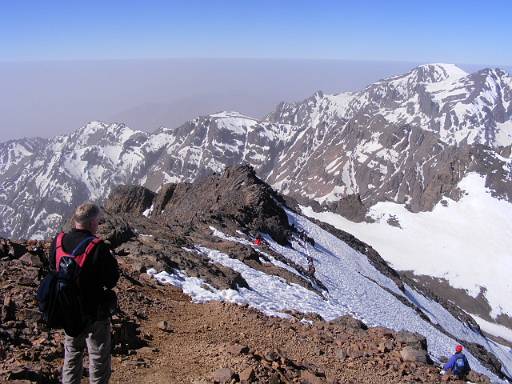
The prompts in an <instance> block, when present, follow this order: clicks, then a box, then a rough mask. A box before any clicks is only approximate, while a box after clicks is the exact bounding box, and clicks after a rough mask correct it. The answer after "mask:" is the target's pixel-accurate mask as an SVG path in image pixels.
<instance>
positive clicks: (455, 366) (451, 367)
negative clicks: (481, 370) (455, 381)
mask: <svg viewBox="0 0 512 384" xmlns="http://www.w3.org/2000/svg"><path fill="white" fill-rule="evenodd" d="M463 349H464V348H463V347H462V345H457V346H456V347H455V354H454V355H453V356H452V357H451V358H450V360H448V362H447V363H446V364H445V365H444V367H443V370H442V371H441V374H445V373H447V372H451V373H453V374H454V375H455V376H457V377H458V378H459V379H460V380H464V379H465V378H466V376H467V375H468V373H469V371H470V370H471V368H470V366H469V362H468V359H467V358H466V356H465V355H464V354H463V353H462V350H463Z"/></svg>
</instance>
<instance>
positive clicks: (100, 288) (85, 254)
mask: <svg viewBox="0 0 512 384" xmlns="http://www.w3.org/2000/svg"><path fill="white" fill-rule="evenodd" d="M100 215H101V212H100V208H99V207H98V206H96V205H94V204H92V203H84V204H82V205H80V206H79V207H78V208H77V209H76V211H75V213H74V216H73V221H74V228H73V229H72V230H71V231H70V232H67V233H64V232H61V233H59V234H58V235H57V236H56V238H55V239H54V240H53V243H52V247H51V249H50V267H51V268H52V269H54V270H56V272H57V276H58V280H57V285H58V287H62V288H59V289H60V291H59V293H58V295H60V296H57V297H58V299H57V301H58V305H57V308H58V309H57V311H58V316H59V317H61V319H60V323H61V324H62V327H63V328H64V331H65V339H64V368H63V370H62V383H64V384H79V383H80V382H81V380H82V371H83V366H82V362H83V354H84V349H85V346H86V345H87V350H88V352H89V382H90V383H94V384H104V383H108V381H109V379H110V374H111V356H110V349H111V335H110V332H111V325H110V316H111V314H112V313H113V311H114V308H115V307H116V299H115V294H114V292H113V291H111V289H112V288H113V287H114V286H115V285H116V284H117V280H118V279H119V270H118V265H117V261H116V260H115V259H114V257H113V256H112V254H111V253H110V250H109V248H108V246H107V245H106V244H105V243H104V242H103V241H102V240H100V239H98V238H97V237H96V236H95V234H96V231H97V229H98V222H99V219H100ZM59 284H60V285H59ZM52 315H54V314H52Z"/></svg>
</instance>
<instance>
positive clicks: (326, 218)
mask: <svg viewBox="0 0 512 384" xmlns="http://www.w3.org/2000/svg"><path fill="white" fill-rule="evenodd" d="M459 188H460V189H462V190H464V191H465V192H466V194H465V195H464V196H463V197H462V198H461V199H460V200H459V201H453V200H450V199H448V198H445V199H444V200H445V201H446V203H447V206H444V205H443V204H441V203H438V204H437V205H436V206H435V208H434V209H433V211H432V212H420V213H412V212H410V211H408V210H407V209H406V208H405V207H404V206H403V205H400V204H396V203H391V202H383V203H377V204H376V205H374V206H373V207H371V208H370V212H369V215H370V216H371V217H372V218H373V219H374V220H375V222H374V223H354V222H352V221H350V220H347V219H345V218H344V217H342V216H340V215H337V214H335V213H332V212H315V211H314V210H313V209H312V208H311V207H301V209H302V213H303V214H305V215H306V216H309V217H313V218H316V219H318V220H321V221H323V222H326V223H329V224H331V225H333V226H335V227H336V228H339V229H342V230H345V231H347V232H349V233H351V234H353V235H354V236H356V237H357V238H359V239H360V240H362V241H364V242H366V243H368V244H370V245H371V246H372V247H373V248H375V249H376V250H377V252H379V254H380V255H381V256H382V257H383V258H384V259H385V260H386V261H387V262H389V263H390V265H391V266H392V267H393V268H395V269H397V270H402V271H406V270H407V271H414V272H415V273H416V274H420V275H429V276H433V277H439V278H444V279H447V280H448V281H449V283H450V285H451V286H453V287H454V288H462V289H465V290H467V292H468V293H469V294H470V295H472V296H473V297H476V296H477V295H478V294H479V293H480V290H481V288H485V289H486V291H485V297H486V298H487V300H488V302H489V304H490V306H491V308H492V312H491V316H492V317H496V316H497V315H499V314H500V313H505V314H508V315H512V300H510V298H511V297H512V279H510V271H512V255H511V250H512V204H511V203H509V202H507V201H505V200H498V199H496V198H494V197H492V196H491V193H490V191H488V190H487V189H486V187H485V178H484V177H483V176H480V175H478V174H476V173H470V174H468V175H467V176H466V177H465V178H464V179H463V180H462V181H461V182H460V184H459ZM390 218H396V220H398V222H399V224H400V227H397V226H393V225H390V224H388V222H387V221H388V219H390ZM491 333H492V332H491ZM507 338H508V337H507ZM508 339H509V340H510V341H512V338H508Z"/></svg>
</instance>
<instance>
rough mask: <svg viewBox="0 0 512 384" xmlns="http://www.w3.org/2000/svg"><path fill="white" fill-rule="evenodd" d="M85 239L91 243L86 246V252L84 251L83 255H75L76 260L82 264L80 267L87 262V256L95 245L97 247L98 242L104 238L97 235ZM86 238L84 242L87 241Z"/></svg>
mask: <svg viewBox="0 0 512 384" xmlns="http://www.w3.org/2000/svg"><path fill="white" fill-rule="evenodd" d="M85 240H87V241H89V244H87V247H86V248H85V251H84V253H82V254H81V255H77V256H75V262H76V263H77V264H78V265H79V266H80V268H82V266H83V265H84V263H85V260H87V257H88V256H89V255H90V254H91V253H92V251H93V249H94V247H96V245H97V244H99V243H101V242H103V240H101V239H99V238H97V237H88V238H87V239H85ZM85 240H84V242H85ZM80 245H82V244H80Z"/></svg>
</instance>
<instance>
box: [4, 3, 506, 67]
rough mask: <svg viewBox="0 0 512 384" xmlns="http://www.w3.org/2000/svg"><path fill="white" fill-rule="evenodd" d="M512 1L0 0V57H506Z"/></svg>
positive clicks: (493, 60)
mask: <svg viewBox="0 0 512 384" xmlns="http://www.w3.org/2000/svg"><path fill="white" fill-rule="evenodd" d="M511 15H512V1H510V0H507V1H486V2H483V1H471V0H469V1H458V0H457V1H449V0H444V1H414V0H408V1H399V0H387V1H384V0H381V1H364V0H359V1H342V0H339V1H322V0H317V1H301V0H294V1H288V0H273V1H267V0H258V1H249V0H239V1H228V0H225V1H220V0H207V1H197V0H187V1H152V0H145V1H138V0H134V1H130V0H125V1H94V0H90V1H57V0H54V1H51V0H50V1H40V0H38V1H32V0H23V1H2V2H1V11H0V60H3V61H12V60H14V61H16V60H77V59H86V60H96V59H132V58H134V59H146V58H172V57H187V58H199V57H201V58H219V57H221V58H305V59H343V60H383V61H409V62H438V61H441V62H453V63H459V64H461V63H474V64H488V65H511V64H512V50H511V49H510V45H511V44H510V37H511V36H512V22H511Z"/></svg>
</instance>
